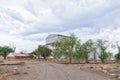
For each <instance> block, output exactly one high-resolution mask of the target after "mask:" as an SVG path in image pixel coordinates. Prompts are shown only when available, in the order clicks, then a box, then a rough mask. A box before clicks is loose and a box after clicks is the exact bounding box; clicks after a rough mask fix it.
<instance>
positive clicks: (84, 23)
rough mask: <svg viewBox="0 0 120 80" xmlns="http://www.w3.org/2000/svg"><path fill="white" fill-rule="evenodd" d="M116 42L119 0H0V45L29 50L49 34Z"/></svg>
mask: <svg viewBox="0 0 120 80" xmlns="http://www.w3.org/2000/svg"><path fill="white" fill-rule="evenodd" d="M53 33H58V34H63V35H69V34H70V33H74V34H76V36H77V37H78V38H79V39H81V40H82V41H86V40H87V39H94V40H96V39H100V38H101V39H107V40H110V41H120V36H119V34H120V1H119V0H22V1H20V0H0V45H1V46H2V45H10V46H16V47H17V50H16V51H21V50H22V51H27V52H30V51H32V50H34V49H35V48H37V46H38V45H39V44H45V38H46V37H47V36H48V35H49V34H53Z"/></svg>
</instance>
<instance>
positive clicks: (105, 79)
mask: <svg viewBox="0 0 120 80" xmlns="http://www.w3.org/2000/svg"><path fill="white" fill-rule="evenodd" d="M2 71H3V72H2ZM0 74H3V76H4V78H3V79H0V80H115V79H114V78H111V77H110V76H107V75H105V74H103V73H101V72H95V71H91V70H87V69H79V68H77V67H75V66H71V65H65V64H57V63H51V62H38V61H37V62H34V61H33V62H28V61H27V62H26V63H25V64H24V65H9V66H8V65H4V66H0Z"/></svg>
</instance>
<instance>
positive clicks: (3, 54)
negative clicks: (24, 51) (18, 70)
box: [0, 46, 15, 59]
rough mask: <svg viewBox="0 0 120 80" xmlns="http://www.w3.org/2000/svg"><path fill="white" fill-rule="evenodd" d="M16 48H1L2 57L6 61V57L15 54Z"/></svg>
mask: <svg viewBox="0 0 120 80" xmlns="http://www.w3.org/2000/svg"><path fill="white" fill-rule="evenodd" d="M14 51H15V48H11V47H9V46H3V47H2V46H0V55H2V56H3V57H4V59H6V56H7V55H8V54H9V53H10V52H14Z"/></svg>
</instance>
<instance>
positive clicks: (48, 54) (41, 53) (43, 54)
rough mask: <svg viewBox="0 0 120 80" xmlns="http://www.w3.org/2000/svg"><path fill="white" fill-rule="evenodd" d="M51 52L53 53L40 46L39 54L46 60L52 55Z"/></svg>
mask: <svg viewBox="0 0 120 80" xmlns="http://www.w3.org/2000/svg"><path fill="white" fill-rule="evenodd" d="M51 52H52V51H51V49H49V48H48V47H46V46H42V45H39V47H38V49H37V54H40V55H41V56H42V57H43V58H44V59H46V58H47V57H49V56H50V55H51Z"/></svg>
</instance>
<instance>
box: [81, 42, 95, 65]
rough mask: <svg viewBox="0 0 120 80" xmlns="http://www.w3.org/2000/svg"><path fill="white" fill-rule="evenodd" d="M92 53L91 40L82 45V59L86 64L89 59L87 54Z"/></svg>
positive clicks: (92, 44) (92, 45)
mask: <svg viewBox="0 0 120 80" xmlns="http://www.w3.org/2000/svg"><path fill="white" fill-rule="evenodd" d="M92 51H94V42H93V41H92V40H88V41H86V42H85V43H83V44H82V52H83V53H84V54H83V58H84V59H85V61H86V63H88V62H89V61H88V57H89V55H88V54H89V53H90V52H92Z"/></svg>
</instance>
